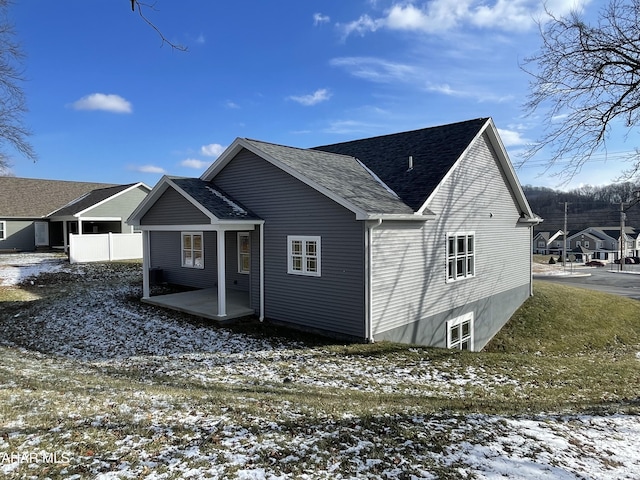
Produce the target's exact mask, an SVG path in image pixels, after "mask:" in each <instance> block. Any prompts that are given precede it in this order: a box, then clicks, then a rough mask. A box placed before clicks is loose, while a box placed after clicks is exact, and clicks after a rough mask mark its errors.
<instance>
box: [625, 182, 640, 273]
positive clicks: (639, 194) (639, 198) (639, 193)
mask: <svg viewBox="0 0 640 480" xmlns="http://www.w3.org/2000/svg"><path fill="white" fill-rule="evenodd" d="M633 196H634V197H635V198H633V199H632V200H631V201H629V206H628V207H627V208H624V202H620V270H621V271H622V269H623V266H624V250H625V247H626V246H627V239H626V238H625V234H624V230H625V228H624V221H625V220H626V213H624V212H626V211H627V210H629V209H630V208H631V207H633V206H634V205H636V204H638V203H640V190H636V191H635V192H633Z"/></svg>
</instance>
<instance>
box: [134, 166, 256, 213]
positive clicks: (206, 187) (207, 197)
mask: <svg viewBox="0 0 640 480" xmlns="http://www.w3.org/2000/svg"><path fill="white" fill-rule="evenodd" d="M167 189H173V190H175V191H176V192H177V193H178V194H180V195H181V196H182V197H184V198H185V199H186V200H187V201H188V202H190V203H191V204H192V205H193V206H194V207H195V208H196V209H198V210H199V211H200V212H202V213H203V214H204V215H205V216H206V217H207V218H208V219H209V221H210V223H211V224H216V223H220V222H228V221H242V220H247V221H250V222H257V221H260V217H258V216H257V215H255V214H254V213H253V212H251V211H250V210H249V209H247V208H246V207H244V206H243V205H242V204H240V203H239V202H237V201H236V200H234V199H233V198H231V197H230V196H229V195H227V194H226V193H224V192H223V191H221V190H220V189H219V188H218V187H217V186H216V185H214V184H213V183H211V182H206V181H204V180H202V179H199V178H186V177H169V176H166V175H165V176H164V177H162V178H161V179H160V181H159V182H158V183H157V184H156V186H155V187H153V189H152V190H151V193H150V194H149V195H147V197H146V198H145V199H144V200H143V201H142V202H141V203H140V204H139V205H138V207H137V208H136V209H135V210H134V211H133V213H132V214H131V215H130V216H129V219H128V220H127V221H128V222H129V223H131V224H133V225H139V224H140V221H141V219H142V218H143V217H144V215H145V214H146V213H147V212H148V211H149V210H150V209H151V207H152V206H153V205H154V204H155V203H156V202H157V201H158V199H160V197H161V196H162V195H163V193H164V192H165V191H166V190H167Z"/></svg>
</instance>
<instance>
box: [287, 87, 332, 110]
mask: <svg viewBox="0 0 640 480" xmlns="http://www.w3.org/2000/svg"><path fill="white" fill-rule="evenodd" d="M288 98H289V100H293V101H294V102H298V103H299V104H300V105H304V106H305V107H310V106H312V105H316V104H318V103H320V102H326V101H327V100H329V99H330V98H331V92H329V90H327V89H326V88H320V89H318V90H316V91H315V92H313V93H312V94H309V95H291V96H290V97H288Z"/></svg>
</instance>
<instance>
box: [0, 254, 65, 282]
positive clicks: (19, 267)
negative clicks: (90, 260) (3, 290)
mask: <svg viewBox="0 0 640 480" xmlns="http://www.w3.org/2000/svg"><path fill="white" fill-rule="evenodd" d="M65 259H66V256H65V255H64V254H62V253H8V254H0V286H5V287H6V286H10V285H17V284H18V283H20V282H22V281H23V280H25V279H27V278H29V277H32V276H34V275H38V274H40V273H43V272H59V271H62V270H65V269H66V268H67V267H68V266H69V265H68V263H67V262H65V261H64V260H65Z"/></svg>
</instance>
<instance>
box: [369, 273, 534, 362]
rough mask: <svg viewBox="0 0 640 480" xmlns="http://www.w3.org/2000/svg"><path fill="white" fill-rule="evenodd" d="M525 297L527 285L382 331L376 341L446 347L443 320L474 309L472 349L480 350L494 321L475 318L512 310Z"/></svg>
mask: <svg viewBox="0 0 640 480" xmlns="http://www.w3.org/2000/svg"><path fill="white" fill-rule="evenodd" d="M528 297H529V285H523V286H520V287H516V288H512V289H511V290H507V291H504V292H499V293H496V294H495V295H491V296H489V297H486V298H482V299H480V300H476V301H473V302H470V303H467V304H463V305H459V306H457V307H455V308H452V309H451V310H447V311H446V312H441V313H438V314H435V315H431V316H428V317H425V318H422V319H420V320H417V321H415V322H413V323H409V324H406V325H401V326H399V327H396V328H393V329H391V330H387V331H385V332H382V333H380V334H378V335H377V336H376V340H378V341H380V340H387V341H391V342H400V343H414V344H419V345H429V346H432V347H441V348H446V347H447V328H446V325H447V320H451V319H453V318H457V317H460V316H462V315H465V314H466V313H469V312H474V316H475V317H476V318H475V323H474V349H475V350H481V349H482V348H484V346H485V345H486V344H487V343H488V342H489V340H491V339H492V338H493V336H494V335H495V334H496V330H495V326H496V325H495V324H494V323H493V322H490V321H479V320H480V319H483V318H493V317H494V316H495V315H496V314H494V313H493V312H494V311H496V310H497V312H498V313H497V315H503V312H504V311H507V312H515V311H516V310H517V309H518V307H519V306H520V305H521V304H522V302H523V301H525V300H526V299H527V298H528Z"/></svg>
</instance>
